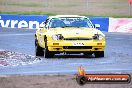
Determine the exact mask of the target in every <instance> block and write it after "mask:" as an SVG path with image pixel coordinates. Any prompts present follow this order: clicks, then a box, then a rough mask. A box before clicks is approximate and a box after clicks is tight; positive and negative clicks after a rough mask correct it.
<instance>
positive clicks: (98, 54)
mask: <svg viewBox="0 0 132 88" xmlns="http://www.w3.org/2000/svg"><path fill="white" fill-rule="evenodd" d="M94 55H95V58H99V57H104V51H98V52H95V53H94Z"/></svg>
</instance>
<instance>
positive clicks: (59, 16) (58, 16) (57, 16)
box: [49, 15, 86, 19]
mask: <svg viewBox="0 0 132 88" xmlns="http://www.w3.org/2000/svg"><path fill="white" fill-rule="evenodd" d="M63 17H83V18H86V16H79V15H56V16H49V19H52V18H63Z"/></svg>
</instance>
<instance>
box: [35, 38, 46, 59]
mask: <svg viewBox="0 0 132 88" xmlns="http://www.w3.org/2000/svg"><path fill="white" fill-rule="evenodd" d="M35 54H36V56H44V51H43V48H42V47H40V46H39V44H38V41H37V40H36V39H35Z"/></svg>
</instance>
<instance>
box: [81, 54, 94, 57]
mask: <svg viewBox="0 0 132 88" xmlns="http://www.w3.org/2000/svg"><path fill="white" fill-rule="evenodd" d="M92 54H93V53H83V55H84V56H85V57H88V56H92Z"/></svg>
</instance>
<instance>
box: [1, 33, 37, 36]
mask: <svg viewBox="0 0 132 88" xmlns="http://www.w3.org/2000/svg"><path fill="white" fill-rule="evenodd" d="M34 34H35V33H25V34H1V35H0V36H16V35H18V36H22V35H34Z"/></svg>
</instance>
